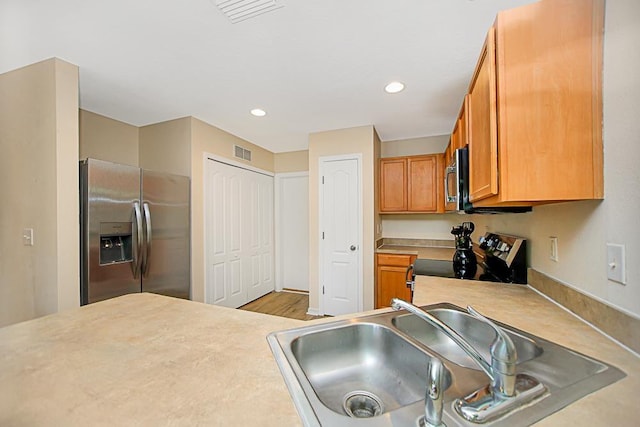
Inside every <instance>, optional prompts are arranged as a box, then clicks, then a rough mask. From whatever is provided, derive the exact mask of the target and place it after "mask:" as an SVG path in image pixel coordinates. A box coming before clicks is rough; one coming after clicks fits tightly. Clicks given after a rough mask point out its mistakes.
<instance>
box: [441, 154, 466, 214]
mask: <svg viewBox="0 0 640 427" xmlns="http://www.w3.org/2000/svg"><path fill="white" fill-rule="evenodd" d="M460 160H461V159H460V153H459V150H456V151H455V153H454V155H453V161H452V162H451V164H450V165H449V166H447V168H446V169H445V174H444V207H445V210H447V211H459V210H462V209H463V208H462V206H461V200H460V199H461V190H462V189H461V188H460V172H461V170H460V167H461V166H462V165H461V162H460Z"/></svg>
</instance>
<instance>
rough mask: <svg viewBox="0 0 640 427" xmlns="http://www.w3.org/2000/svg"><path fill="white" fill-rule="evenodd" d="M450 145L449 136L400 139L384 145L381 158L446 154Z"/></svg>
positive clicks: (385, 142) (386, 142)
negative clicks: (445, 151)
mask: <svg viewBox="0 0 640 427" xmlns="http://www.w3.org/2000/svg"><path fill="white" fill-rule="evenodd" d="M448 144H449V135H436V136H425V137H422V138H411V139H398V140H394V141H384V142H383V143H382V153H381V154H382V155H381V157H397V156H415V155H418V154H433V153H444V150H446V148H447V145H448Z"/></svg>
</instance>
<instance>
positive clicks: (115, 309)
mask: <svg viewBox="0 0 640 427" xmlns="http://www.w3.org/2000/svg"><path fill="white" fill-rule="evenodd" d="M303 323H304V322H302V321H299V320H293V319H285V318H282V317H275V316H268V315H264V314H258V313H251V312H248V311H241V310H233V309H229V308H224V307H218V306H212V305H207V304H202V303H196V302H191V301H186V300H181V299H176V298H169V297H163V296H159V295H154V294H148V293H142V294H131V295H125V296H122V297H118V298H114V299H110V300H107V301H102V302H98V303H95V304H90V305H87V306H84V307H80V308H78V309H73V310H69V311H66V312H62V313H59V314H54V315H51V316H46V317H42V318H39V319H35V320H31V321H28V322H23V323H19V324H16V325H12V326H8V327H5V328H3V329H0V382H1V384H2V385H1V386H0V425H2V426H67V427H70V426H127V425H136V426H160V425H179V426H195V425H206V426H248V425H260V426H273V427H282V426H296V425H300V419H299V417H298V415H297V412H296V410H295V407H294V406H293V402H292V401H291V398H290V396H289V392H288V391H287V387H286V385H285V383H284V381H283V380H282V377H281V376H280V371H279V370H278V366H277V365H276V363H275V361H274V359H273V357H272V355H271V350H270V349H269V346H268V344H267V340H266V338H265V336H266V335H267V334H268V333H269V332H271V331H274V330H279V329H288V328H294V327H297V326H300V325H301V324H303Z"/></svg>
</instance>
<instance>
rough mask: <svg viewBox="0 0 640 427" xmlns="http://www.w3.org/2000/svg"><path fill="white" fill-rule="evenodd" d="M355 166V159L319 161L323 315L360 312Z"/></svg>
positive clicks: (358, 206)
mask: <svg viewBox="0 0 640 427" xmlns="http://www.w3.org/2000/svg"><path fill="white" fill-rule="evenodd" d="M359 163H360V162H359V159H358V158H346V159H336V160H331V159H322V160H321V170H320V171H321V206H320V210H321V212H320V217H321V220H320V231H321V257H322V259H321V265H322V267H321V268H322V274H321V276H320V281H321V283H320V286H321V291H322V292H321V295H322V302H323V308H322V311H323V312H324V314H329V315H340V314H347V313H354V312H357V311H359V310H360V309H361V307H360V306H361V303H360V299H361V298H359V295H360V294H361V293H362V291H361V289H362V285H361V278H362V274H361V267H360V266H361V260H360V258H361V255H360V245H361V230H362V223H361V218H362V215H361V214H360V171H359V169H360V168H359V166H360V165H359Z"/></svg>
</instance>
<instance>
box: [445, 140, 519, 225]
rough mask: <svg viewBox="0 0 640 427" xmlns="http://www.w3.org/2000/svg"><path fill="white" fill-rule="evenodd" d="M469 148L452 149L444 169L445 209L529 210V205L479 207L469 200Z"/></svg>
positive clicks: (473, 210)
mask: <svg viewBox="0 0 640 427" xmlns="http://www.w3.org/2000/svg"><path fill="white" fill-rule="evenodd" d="M469 179H470V177H469V148H468V147H464V148H458V149H457V150H456V151H454V153H453V156H452V159H451V163H450V164H449V165H448V166H447V168H446V169H445V175H444V196H445V199H444V202H445V209H446V210H447V211H450V212H458V213H468V214H473V213H486V214H488V213H507V212H510V213H521V212H530V211H531V207H528V206H513V207H497V208H494V207H481V208H477V207H474V206H473V205H472V204H471V201H470V200H469V182H470V181H469Z"/></svg>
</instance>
